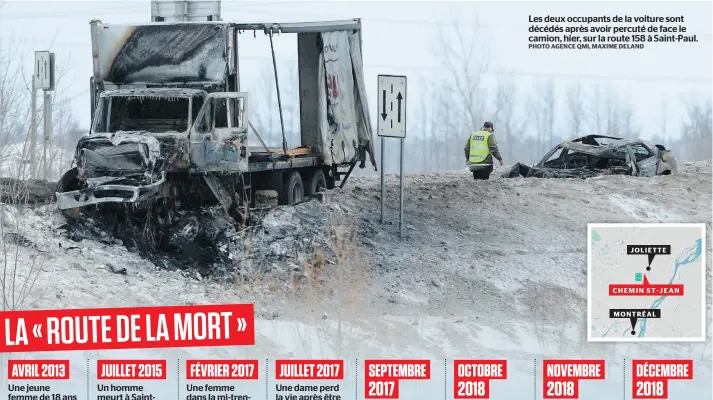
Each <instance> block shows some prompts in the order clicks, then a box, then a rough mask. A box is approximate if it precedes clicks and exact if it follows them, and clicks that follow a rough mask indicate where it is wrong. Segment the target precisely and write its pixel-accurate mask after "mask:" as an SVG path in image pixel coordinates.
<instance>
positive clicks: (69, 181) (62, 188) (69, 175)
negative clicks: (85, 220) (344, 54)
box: [52, 167, 80, 220]
mask: <svg viewBox="0 0 713 400" xmlns="http://www.w3.org/2000/svg"><path fill="white" fill-rule="evenodd" d="M78 189H79V170H77V167H74V168H72V169H70V170H69V171H67V172H65V173H64V175H62V178H61V179H60V180H59V182H57V187H56V188H55V194H54V195H53V196H52V197H53V198H54V201H57V193H64V192H72V191H75V190H78ZM61 212H62V215H64V217H65V218H67V219H73V220H76V219H79V212H80V210H79V208H69V209H66V210H62V211H61Z"/></svg>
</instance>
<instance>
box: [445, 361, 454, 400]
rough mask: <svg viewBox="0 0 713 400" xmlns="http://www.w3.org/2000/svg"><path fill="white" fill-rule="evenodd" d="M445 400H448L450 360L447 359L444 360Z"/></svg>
mask: <svg viewBox="0 0 713 400" xmlns="http://www.w3.org/2000/svg"><path fill="white" fill-rule="evenodd" d="M454 373H455V372H454ZM443 399H444V400H448V359H447V358H446V359H445V360H443Z"/></svg>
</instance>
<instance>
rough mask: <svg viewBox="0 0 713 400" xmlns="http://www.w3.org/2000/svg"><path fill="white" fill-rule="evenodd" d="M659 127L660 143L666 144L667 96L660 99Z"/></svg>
mask: <svg viewBox="0 0 713 400" xmlns="http://www.w3.org/2000/svg"><path fill="white" fill-rule="evenodd" d="M659 129H661V144H662V145H664V146H668V143H667V142H668V98H666V97H664V98H663V99H662V100H661V122H660V123H659Z"/></svg>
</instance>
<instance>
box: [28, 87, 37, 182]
mask: <svg viewBox="0 0 713 400" xmlns="http://www.w3.org/2000/svg"><path fill="white" fill-rule="evenodd" d="M34 80H35V77H34V75H33V76H32V119H31V120H30V178H31V179H35V167H36V163H37V158H36V155H35V148H36V145H37V92H36V90H35V81H34Z"/></svg>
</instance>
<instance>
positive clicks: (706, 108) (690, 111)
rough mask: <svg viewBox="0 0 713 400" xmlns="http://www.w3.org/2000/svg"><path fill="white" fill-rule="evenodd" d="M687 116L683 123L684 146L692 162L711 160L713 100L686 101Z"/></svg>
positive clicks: (708, 98) (682, 136)
mask: <svg viewBox="0 0 713 400" xmlns="http://www.w3.org/2000/svg"><path fill="white" fill-rule="evenodd" d="M685 106H686V115H685V116H684V117H683V121H682V123H681V125H682V126H681V133H682V135H681V139H682V142H683V143H682V145H683V147H684V148H685V149H687V150H688V153H689V155H690V158H691V160H692V161H700V160H709V159H710V158H711V145H712V144H713V143H711V140H712V139H713V131H712V129H711V124H712V118H711V117H712V115H711V98H710V97H707V98H703V99H690V100H687V101H685Z"/></svg>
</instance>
